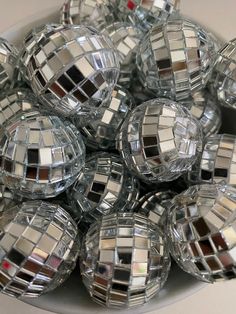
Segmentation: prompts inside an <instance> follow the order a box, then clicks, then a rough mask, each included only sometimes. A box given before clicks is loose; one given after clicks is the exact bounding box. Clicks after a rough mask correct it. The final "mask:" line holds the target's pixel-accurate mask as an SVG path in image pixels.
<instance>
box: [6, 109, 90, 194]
mask: <svg viewBox="0 0 236 314" xmlns="http://www.w3.org/2000/svg"><path fill="white" fill-rule="evenodd" d="M0 143H1V150H0V152H1V166H2V180H3V183H4V184H5V185H6V186H7V187H9V188H10V189H11V190H13V191H14V192H15V193H17V194H19V195H22V196H24V197H26V198H32V199H38V198H48V197H54V196H56V195H57V194H59V193H61V192H63V191H64V190H66V189H67V188H68V187H69V186H70V185H71V184H72V183H73V182H74V180H75V179H76V176H77V175H78V173H79V172H80V170H81V168H82V167H83V165H84V158H85V148H84V144H83V141H82V138H81V135H80V133H79V131H77V129H76V128H75V127H74V126H73V125H72V124H69V123H67V124H64V123H63V122H62V121H61V120H60V119H59V118H58V117H56V116H43V115H40V114H39V113H38V112H26V113H25V114H23V115H19V116H17V117H16V118H15V119H13V121H11V123H9V124H7V126H6V127H4V128H2V129H0Z"/></svg>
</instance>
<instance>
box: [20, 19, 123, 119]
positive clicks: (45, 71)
mask: <svg viewBox="0 0 236 314" xmlns="http://www.w3.org/2000/svg"><path fill="white" fill-rule="evenodd" d="M49 30H50V27H49V26H47V27H45V31H44V32H43V31H42V32H41V35H40V41H38V42H37V43H36V44H35V41H33V43H34V48H33V52H32V51H31V57H30V59H29V61H28V63H27V69H26V70H27V77H28V78H29V79H30V83H31V87H32V89H33V91H34V92H35V94H37V95H38V96H41V97H42V99H43V101H44V102H47V106H49V107H51V108H52V109H53V110H54V111H55V112H57V113H58V114H63V115H66V116H70V115H73V114H75V113H78V112H80V111H82V109H83V107H84V106H85V107H86V106H87V107H90V106H91V100H93V102H94V103H96V102H100V101H101V100H104V98H105V97H108V96H109V95H110V93H111V92H112V90H113V87H114V86H115V84H116V81H117V79H118V76H119V61H118V58H117V53H116V52H115V51H114V47H113V44H112V42H111V40H110V39H109V38H108V37H107V36H106V35H102V34H99V33H98V32H97V31H96V30H95V29H94V28H91V27H85V26H82V25H81V26H63V25H58V26H55V25H54V26H53V27H52V28H51V30H50V31H49ZM33 35H34V34H32V36H33ZM36 41H37V36H36Z"/></svg>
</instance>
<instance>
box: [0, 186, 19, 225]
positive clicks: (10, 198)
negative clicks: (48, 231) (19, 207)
mask: <svg viewBox="0 0 236 314" xmlns="http://www.w3.org/2000/svg"><path fill="white" fill-rule="evenodd" d="M21 200H22V199H21V198H19V197H18V196H17V195H15V194H14V193H12V191H11V190H9V189H8V188H7V187H6V186H5V185H3V184H1V183H0V220H1V219H2V216H3V215H4V212H5V211H6V209H7V208H8V207H13V206H15V205H16V204H18V203H19V202H20V201H21Z"/></svg>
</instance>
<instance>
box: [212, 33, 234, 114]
mask: <svg viewBox="0 0 236 314" xmlns="http://www.w3.org/2000/svg"><path fill="white" fill-rule="evenodd" d="M217 55H218V56H217V60H216V63H215V65H214V69H213V75H212V78H211V84H212V85H213V87H214V90H215V91H216V93H217V96H218V99H219V100H220V102H221V103H222V104H223V105H226V106H229V107H232V108H235V107H236V88H235V73H236V61H235V55H236V39H233V40H232V41H230V42H229V43H227V44H226V45H225V46H224V47H223V48H222V49H221V50H220V51H219V52H218V54H217Z"/></svg>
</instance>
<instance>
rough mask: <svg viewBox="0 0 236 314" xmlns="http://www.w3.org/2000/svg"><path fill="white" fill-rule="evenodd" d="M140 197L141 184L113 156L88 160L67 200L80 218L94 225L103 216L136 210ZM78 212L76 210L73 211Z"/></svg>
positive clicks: (106, 154)
mask: <svg viewBox="0 0 236 314" xmlns="http://www.w3.org/2000/svg"><path fill="white" fill-rule="evenodd" d="M138 197H139V185H138V181H137V180H136V179H135V178H134V177H133V176H132V175H131V174H130V173H129V172H128V171H127V169H126V168H125V165H124V164H123V161H122V160H121V159H120V158H119V157H118V156H116V155H114V154H108V153H97V154H94V155H92V156H91V157H89V158H88V159H87V160H86V162H85V166H84V168H83V170H82V171H81V173H80V175H79V176H78V178H77V180H76V181H75V183H74V185H73V186H72V188H71V189H70V190H69V191H68V198H69V200H70V201H71V204H72V208H75V209H76V210H77V216H78V219H80V220H81V219H82V220H83V221H86V222H87V223H92V222H94V221H95V220H97V219H99V218H100V217H101V216H103V215H107V214H110V213H113V212H117V211H125V210H127V209H128V210H133V208H134V207H135V205H136V203H137V200H138ZM74 212H75V210H74Z"/></svg>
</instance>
